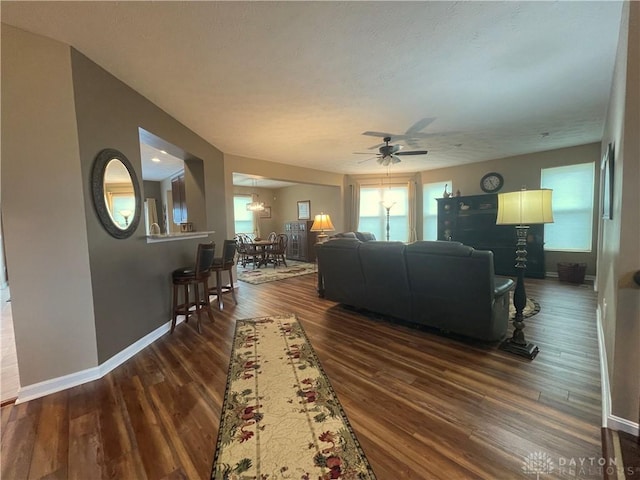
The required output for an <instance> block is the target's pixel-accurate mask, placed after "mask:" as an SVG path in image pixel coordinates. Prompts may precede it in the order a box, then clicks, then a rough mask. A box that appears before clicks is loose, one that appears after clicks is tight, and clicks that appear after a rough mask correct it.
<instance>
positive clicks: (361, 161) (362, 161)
mask: <svg viewBox="0 0 640 480" xmlns="http://www.w3.org/2000/svg"><path fill="white" fill-rule="evenodd" d="M374 158H376V157H369V158H367V159H365V160H360V161H359V162H358V164H361V163H365V162H368V161H369V160H373V159H374Z"/></svg>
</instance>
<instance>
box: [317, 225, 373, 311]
mask: <svg viewBox="0 0 640 480" xmlns="http://www.w3.org/2000/svg"><path fill="white" fill-rule="evenodd" d="M360 245H361V242H360V241H359V240H358V239H356V238H332V239H329V240H327V241H326V242H324V243H321V244H318V245H317V246H316V255H317V259H318V275H320V278H319V283H321V284H322V286H323V288H324V297H325V298H327V299H329V300H333V301H334V302H340V303H345V304H347V305H352V306H354V307H364V298H365V289H364V276H363V275H362V268H361V266H360V257H359V255H358V250H359V248H360Z"/></svg>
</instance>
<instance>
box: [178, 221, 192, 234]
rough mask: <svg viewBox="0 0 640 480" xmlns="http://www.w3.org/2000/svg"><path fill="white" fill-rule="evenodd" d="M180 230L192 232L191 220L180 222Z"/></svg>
mask: <svg viewBox="0 0 640 480" xmlns="http://www.w3.org/2000/svg"><path fill="white" fill-rule="evenodd" d="M180 231H181V232H182V233H188V232H193V223H192V222H182V223H181V224H180Z"/></svg>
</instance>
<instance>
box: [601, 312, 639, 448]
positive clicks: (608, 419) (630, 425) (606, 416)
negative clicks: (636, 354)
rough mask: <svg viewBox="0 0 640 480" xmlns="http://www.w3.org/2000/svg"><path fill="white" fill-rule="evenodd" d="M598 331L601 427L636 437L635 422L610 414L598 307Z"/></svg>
mask: <svg viewBox="0 0 640 480" xmlns="http://www.w3.org/2000/svg"><path fill="white" fill-rule="evenodd" d="M596 322H597V324H598V325H597V330H598V349H599V351H600V385H601V388H602V394H601V397H602V400H601V402H602V426H603V427H604V428H609V429H611V430H619V431H622V432H626V433H628V434H630V435H635V436H636V437H637V436H638V434H639V432H640V429H639V425H638V424H637V423H635V422H632V421H630V420H627V419H626V418H621V417H618V416H616V415H613V414H612V413H611V386H610V384H609V367H608V364H607V350H606V345H605V343H604V329H603V327H602V311H601V310H600V305H598V308H597V309H596Z"/></svg>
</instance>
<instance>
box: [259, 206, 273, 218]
mask: <svg viewBox="0 0 640 480" xmlns="http://www.w3.org/2000/svg"><path fill="white" fill-rule="evenodd" d="M258 216H259V217H260V218H271V207H264V210H262V211H261V212H258Z"/></svg>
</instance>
